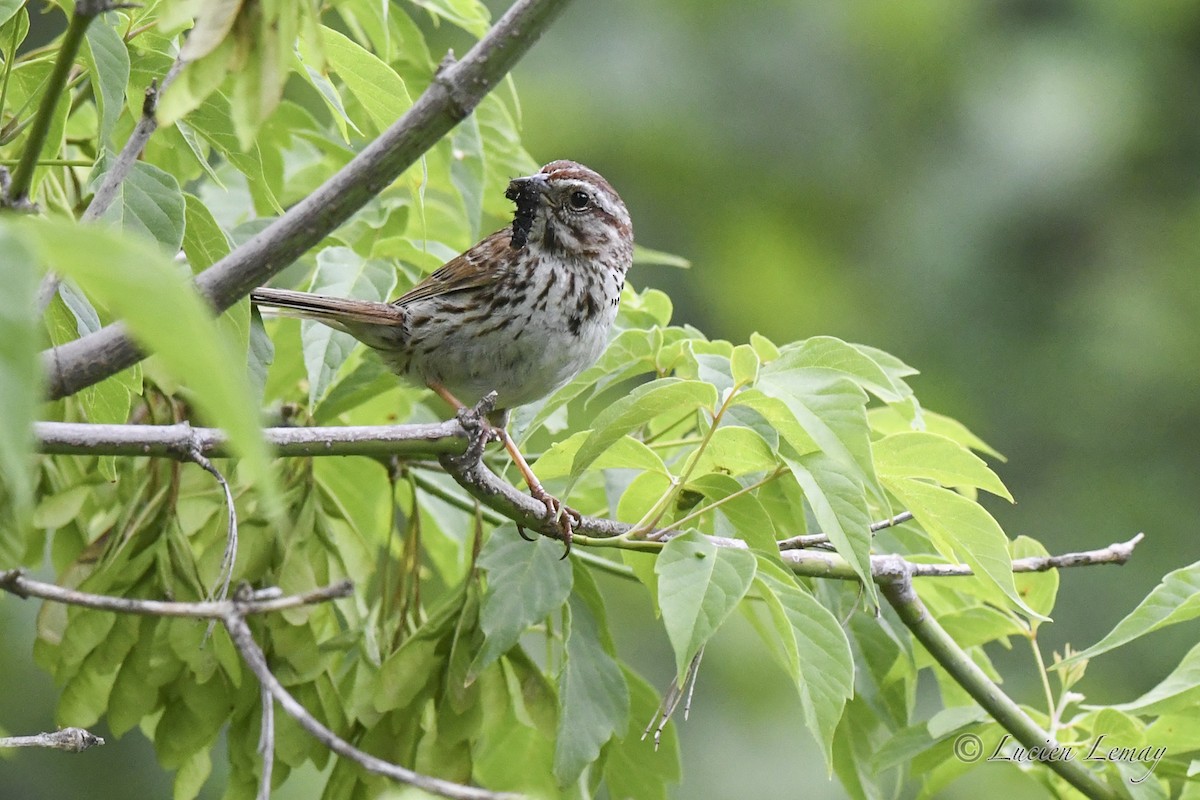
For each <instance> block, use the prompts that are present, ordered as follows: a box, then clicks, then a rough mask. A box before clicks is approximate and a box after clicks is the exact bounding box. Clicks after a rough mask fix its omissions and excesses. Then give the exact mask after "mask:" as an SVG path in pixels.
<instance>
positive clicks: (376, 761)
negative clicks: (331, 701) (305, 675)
mask: <svg viewBox="0 0 1200 800" xmlns="http://www.w3.org/2000/svg"><path fill="white" fill-rule="evenodd" d="M224 622H225V628H226V630H228V631H229V638H230V639H232V640H233V644H234V646H235V647H236V648H237V649H238V652H239V653H241V655H242V660H243V661H245V662H246V664H247V666H249V667H250V671H251V672H253V673H254V675H255V677H257V678H258V680H259V683H260V684H262V687H263V689H265V690H266V691H268V692H270V693H271V696H272V697H273V698H275V702H277V703H279V705H280V707H281V708H282V709H283V710H284V711H286V712H287V713H288V714H289V715H290V716H291V717H292V718H293V719H295V720H296V722H298V723H299V724H300V727H302V728H304V730H306V731H308V733H309V734H310V735H311V736H312V737H313V738H315V739H316V740H317V741H319V742H320V743H321V744H323V745H325V746H326V747H328V748H329V749H330V750H332V751H333V752H334V753H336V754H337V755H339V756H341V757H342V758H347V759H350V760H351V761H353V762H354V763H356V764H358V765H359V766H361V767H362V768H363V769H365V770H367V771H368V772H374V773H375V774H377V775H383V776H384V777H387V778H391V779H392V780H394V781H399V782H401V783H407V784H409V785H411V786H416V787H417V788H418V789H424V790H425V791H427V792H431V793H432V794H436V795H440V796H442V797H450V798H454V799H455V800H516V798H519V797H520V796H521V795H516V794H509V793H501V792H492V791H489V790H487V789H479V788H476V787H474V786H464V785H462V784H460V783H452V782H451V781H447V780H442V779H441V778H432V777H430V776H428V775H422V774H421V773H419V772H413V771H412V770H410V769H407V768H405V767H402V766H400V765H398V764H393V763H391V762H390V761H384V760H383V759H382V758H377V757H375V756H373V755H371V754H370V753H364V752H363V751H362V750H359V749H358V748H357V747H355V746H354V745H352V744H350V743H349V742H347V741H346V740H345V739H343V738H341V737H340V736H338V735H337V734H336V733H334V732H333V731H331V730H329V728H327V727H325V726H324V725H322V724H321V723H320V722H319V721H317V719H316V717H314V716H313V715H312V714H309V713H308V710H307V709H305V708H304V706H302V705H301V704H300V702H299V701H298V700H296V698H295V697H292V695H291V694H290V693H289V692H288V690H287V689H285V688H283V685H282V684H280V683H279V681H278V680H277V679H276V678H275V676H274V674H272V673H271V670H270V668H269V667H268V666H267V658H266V656H265V655H263V651H262V650H261V649H259V646H258V645H257V644H256V643H255V642H254V637H253V636H252V635H251V633H250V627H249V626H248V625H247V624H246V620H245V619H244V618H243V617H242V615H241V613H239V612H238V611H237V610H236V609H231V610H230V611H229V612H228V613H227V614H226V616H225V618H224Z"/></svg>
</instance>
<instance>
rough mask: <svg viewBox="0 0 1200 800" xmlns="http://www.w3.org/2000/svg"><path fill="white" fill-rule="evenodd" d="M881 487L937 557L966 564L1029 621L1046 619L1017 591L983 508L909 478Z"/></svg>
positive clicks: (995, 527) (1003, 545)
mask: <svg viewBox="0 0 1200 800" xmlns="http://www.w3.org/2000/svg"><path fill="white" fill-rule="evenodd" d="M885 483H886V485H887V488H888V489H889V490H890V491H891V492H892V493H893V494H895V495H896V498H897V499H898V500H899V501H900V503H901V504H902V505H903V506H904V507H905V508H907V509H908V510H909V511H911V512H912V513H913V516H914V517H916V520H917V522H919V523H921V527H922V528H924V529H925V531H926V532H927V533H928V534H929V536H930V538H931V539H932V540H933V543H934V546H935V547H937V549H938V551H939V552H941V553H942V554H943V555H945V556H947V557H950V558H955V559H958V560H961V561H963V562H965V563H966V564H968V565H969V566H970V567H971V569H972V571H973V572H974V573H975V575H976V577H977V578H979V579H980V580H982V581H984V584H985V585H988V584H990V585H991V586H993V587H995V588H996V589H998V590H999V591H1000V592H1002V593H1003V595H1004V596H1005V597H1007V598H1008V599H1009V601H1011V602H1012V604H1013V605H1015V606H1016V607H1017V608H1019V609H1021V610H1022V611H1023V612H1025V613H1026V614H1028V615H1029V616H1031V617H1033V618H1034V619H1039V620H1042V621H1045V620H1047V619H1048V617H1046V616H1045V615H1044V614H1041V613H1039V612H1038V611H1035V610H1034V609H1032V608H1030V607H1029V606H1028V605H1027V604H1026V603H1025V600H1024V599H1023V598H1022V597H1021V595H1020V594H1019V593H1018V592H1017V587H1016V584H1015V582H1014V581H1013V573H1012V558H1011V556H1009V553H1008V538H1007V537H1006V536H1005V535H1004V531H1003V530H1001V528H1000V525H999V524H998V523H997V522H996V520H994V519H993V518H992V515H991V514H989V513H988V512H987V511H986V510H985V509H984V508H983V506H981V505H979V504H978V503H976V502H974V501H973V500H969V499H967V498H966V497H963V496H962V495H960V494H958V493H957V492H953V491H951V490H949V489H944V488H942V487H940V486H934V485H932V484H929V483H924V482H922V481H918V480H913V479H912V478H888V479H886V481H885Z"/></svg>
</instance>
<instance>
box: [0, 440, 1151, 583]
mask: <svg viewBox="0 0 1200 800" xmlns="http://www.w3.org/2000/svg"><path fill="white" fill-rule="evenodd" d="M34 434H35V436H36V439H37V448H38V450H39V451H40V452H42V453H46V454H50V455H117V456H162V457H167V458H174V459H177V460H179V461H194V460H195V454H196V453H199V454H201V455H204V456H210V457H220V456H225V455H228V450H227V449H226V439H225V436H224V434H223V433H222V432H221V431H219V430H217V429H215V428H195V427H192V426H191V425H188V424H187V423H181V424H178V425H93V424H89V423H82V422H37V423H34ZM479 435H480V431H479V430H474V431H468V430H467V429H466V428H464V427H463V425H462V423H461V422H460V421H459V420H458V419H452V420H447V421H445V422H439V423H433V424H413V425H383V426H367V425H362V426H347V427H328V428H265V429H264V430H263V436H264V438H265V439H266V441H267V442H268V443H269V444H270V445H271V446H272V447H273V448H274V449H275V452H276V453H277V454H278V455H280V456H351V455H361V456H370V457H374V458H379V457H385V456H414V457H428V456H436V457H437V458H438V459H439V462H440V463H441V465H442V467H443V468H444V469H445V470H446V472H447V474H449V475H450V477H452V478H453V479H454V480H455V481H456V482H457V483H458V484H459V485H460V486H461V487H463V489H465V490H466V491H467V492H468V493H469V494H470V495H471V496H472V497H474V498H476V499H477V500H479V501H480V502H482V503H483V504H484V505H485V506H486V507H487V508H488V509H490V510H491V512H494V513H493V515H492V516H490V519H489V521H493V522H494V521H496V517H495V516H494V514H498V515H499V516H500V517H502V518H505V519H509V520H511V521H513V522H515V523H516V524H517V525H520V526H522V527H523V528H526V529H528V530H532V531H537V532H538V533H541V534H542V535H544V536H548V537H550V538H553V539H558V538H559V537H560V535H561V534H560V533H559V529H558V523H557V522H556V521H555V520H554V518H553V517H552V516H551V515H550V514H549V513H547V511H546V507H545V505H544V504H543V503H541V502H539V501H537V500H534V499H533V498H532V497H530V496H529V495H527V494H525V493H524V492H522V491H521V490H519V489H517V488H516V487H515V486H513V485H511V484H509V483H507V482H506V481H504V480H502V479H501V478H500V477H499V476H497V475H496V473H494V472H492V471H491V470H490V469H488V467H487V465H486V464H484V463H483V461H482V460H481V458H480V453H481V451H482V449H481V448H480V447H477V446H476V447H471V446H470V439H471V438H472V437H473V436H474V437H476V438H477V437H478V436H479ZM476 444H478V442H477V443H476ZM420 485H421V487H422V489H423V490H425V491H432V492H433V493H434V494H436V495H437V496H439V497H441V498H442V499H444V500H447V501H449V502H452V503H455V504H456V505H460V506H461V505H463V503H461V502H460V501H459V500H458V498H453V497H448V496H447V495H446V493H445V492H444V491H443V490H442V489H441V488H440V487H437V490H436V491H434V490H433V486H432V485H430V484H429V482H427V481H420ZM911 518H912V515H911V514H910V513H909V512H907V511H905V512H902V513H900V514H897V515H896V516H894V517H891V518H889V519H886V520H882V521H880V522H876V523H874V524H873V525H872V526H871V530H872V531H877V530H880V529H882V528H885V527H888V526H890V525H895V524H899V523H900V522H905V521H908V520H909V519H911ZM632 529H633V526H632V525H629V524H627V523H624V522H618V521H616V520H611V519H606V518H604V517H589V516H584V517H583V518H582V519H581V520H580V522H579V524H578V525H577V526H576V527H575V542H576V543H578V544H582V545H590V546H596V547H623V548H627V549H636V550H646V551H651V552H657V551H658V550H661V549H662V548H663V546H664V544H665V543H666V542H667V541H669V540H670V539H671V538H672V537H673V536H678V535H679V534H680V533H681V531H678V530H672V529H661V530H658V531H655V532H654V534H655V541H633V540H621V541H614V540H616V539H618V537H621V536H623V535H624V534H626V533H628V532H629V531H630V530H632ZM708 538H709V539H710V540H711V541H712V542H713V543H714V544H716V545H717V546H718V547H734V548H740V549H747V548H748V547H749V545H747V544H746V542H744V541H743V540H741V539H731V538H728V537H722V536H710V537H708ZM1143 538H1144V536H1143V534H1141V533H1139V534H1138V535H1137V536H1135V537H1133V538H1132V539H1130V540H1129V541H1127V542H1119V543H1115V544H1111V545H1109V546H1108V547H1105V548H1101V549H1099V550H1088V551H1083V552H1078V553H1066V554H1063V555H1058V556H1034V557H1029V558H1019V559H1016V560H1015V561H1013V572H1044V571H1046V570H1051V569H1060V568H1066V567H1084V566H1094V565H1099V564H1117V565H1120V564H1124V563H1125V562H1126V561H1128V560H1129V557H1130V556H1131V555H1132V553H1133V550H1134V548H1135V547H1136V546H1137V545H1138V543H1139V542H1141V540H1142V539H1143ZM801 539H803V540H805V541H804V542H803V543H802V542H801V541H800V540H801ZM826 541H827V539H826V537H824V536H823V535H822V534H819V533H818V534H809V535H806V536H803V537H793V538H791V539H784V540H781V541H780V542H779V547H780V551H781V552H780V557H781V558H782V559H783V561H784V563H786V564H787V565H788V567H789V568H790V569H791V570H792V572H794V573H795V574H797V575H802V576H805V577H810V578H835V579H839V580H857V579H858V576H857V574H856V573H855V572H854V570H853V569H852V568H851V566H850V564H849V563H848V562H847V561H846V560H845V559H844V558H842V557H841V556H839V555H838V554H837V553H833V552H829V551H827V550H808V549H800V546H801V545H802V544H804V545H807V546H811V545H813V544H823V543H825V542H826ZM896 558H897V557H896V556H888V555H883V556H872V557H871V570H872V575H873V576H874V577H875V579H876V581H877V582H879V581H881V580H892V579H894V578H895V574H896V573H895V569H896V561H895V559H896ZM903 564H904V565H905V566H904V569H905V570H906V572H907V574H909V575H911V576H912V577H915V578H950V577H961V576H966V575H972V574H974V573H973V572H972V571H971V568H970V567H968V566H966V565H965V564H914V563H910V562H907V561H905V562H903ZM3 574H4V573H0V575H3Z"/></svg>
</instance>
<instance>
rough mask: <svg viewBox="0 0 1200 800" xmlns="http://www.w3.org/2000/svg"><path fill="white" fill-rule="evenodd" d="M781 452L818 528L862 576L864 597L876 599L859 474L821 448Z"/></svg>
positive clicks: (867, 519)
mask: <svg viewBox="0 0 1200 800" xmlns="http://www.w3.org/2000/svg"><path fill="white" fill-rule="evenodd" d="M781 455H782V456H783V460H784V463H786V464H787V466H788V469H789V470H791V473H792V476H793V477H795V479H796V482H797V483H798V484H800V488H801V489H803V490H804V497H805V499H806V500H808V505H809V507H810V508H812V512H813V516H814V517H816V520H817V524H818V525H819V526H820V528H821V532H822V533H823V534H825V535H826V536H828V537H829V541H830V543H831V544H832V545H833V547H834V549H835V550H837V552H838V554H839V555H841V556H842V558H844V559H846V561H847V562H849V564H850V566H851V567H853V568H854V571H855V572H856V573H857V574H858V575H859V577H860V578H861V579H862V582H863V591H864V592H865V594H866V596H867V599H868V600H869V601H870V602H871V603H875V602H877V601H876V594H875V591H876V590H875V582H874V580H873V579H872V578H871V515H870V512H869V510H868V508H867V498H866V492H865V491H864V489H863V484H862V478H861V477H860V476H859V475H858V474H857V473H856V472H855V471H854V470H852V469H847V468H846V465H845V464H842V463H839V462H837V461H835V460H834V459H832V458H830V457H829V455H828V454H826V453H823V452H817V453H806V454H804V455H800V456H797V455H793V454H791V453H789V452H787V451H786V449H785V450H784V451H783V452H782V453H781Z"/></svg>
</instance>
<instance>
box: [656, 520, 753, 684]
mask: <svg viewBox="0 0 1200 800" xmlns="http://www.w3.org/2000/svg"><path fill="white" fill-rule="evenodd" d="M654 572H655V573H656V574H657V575H658V604H659V607H660V608H661V610H662V616H663V625H664V626H665V627H666V629H667V638H669V639H670V640H671V647H672V648H673V649H674V651H675V667H676V670H677V675H678V677H679V678H680V679H682V678H683V675H684V674H685V672H686V670H687V666H688V664H689V663H690V662H691V660H692V657H693V656H695V655H696V652H697V651H698V650H699V649H700V648H701V647H703V646H704V643H705V642H707V641H708V640H709V639H710V638H712V635H713V634H714V633H716V632H717V629H718V628H719V627H721V623H722V622H724V621H725V619H726V618H727V617H728V616H729V614H730V613H731V612H732V611H733V609H734V608H735V607H736V606H737V604H738V602H739V601H740V600H741V599H742V597H744V596H745V594H746V591H747V590H748V589H749V588H750V582H751V581H752V580H753V579H754V556H753V555H751V554H750V551H749V550H738V549H734V548H732V547H717V546H716V545H715V544H713V543H712V542H710V541H709V540H708V539H706V538H705V537H703V536H701V535H700V534H698V533H694V532H690V533H686V534H684V535H682V536H676V537H675V538H674V539H672V540H671V541H669V542H667V545H666V547H664V548H663V549H662V552H661V553H660V554H659V556H658V561H657V562H656V563H655V565H654Z"/></svg>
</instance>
